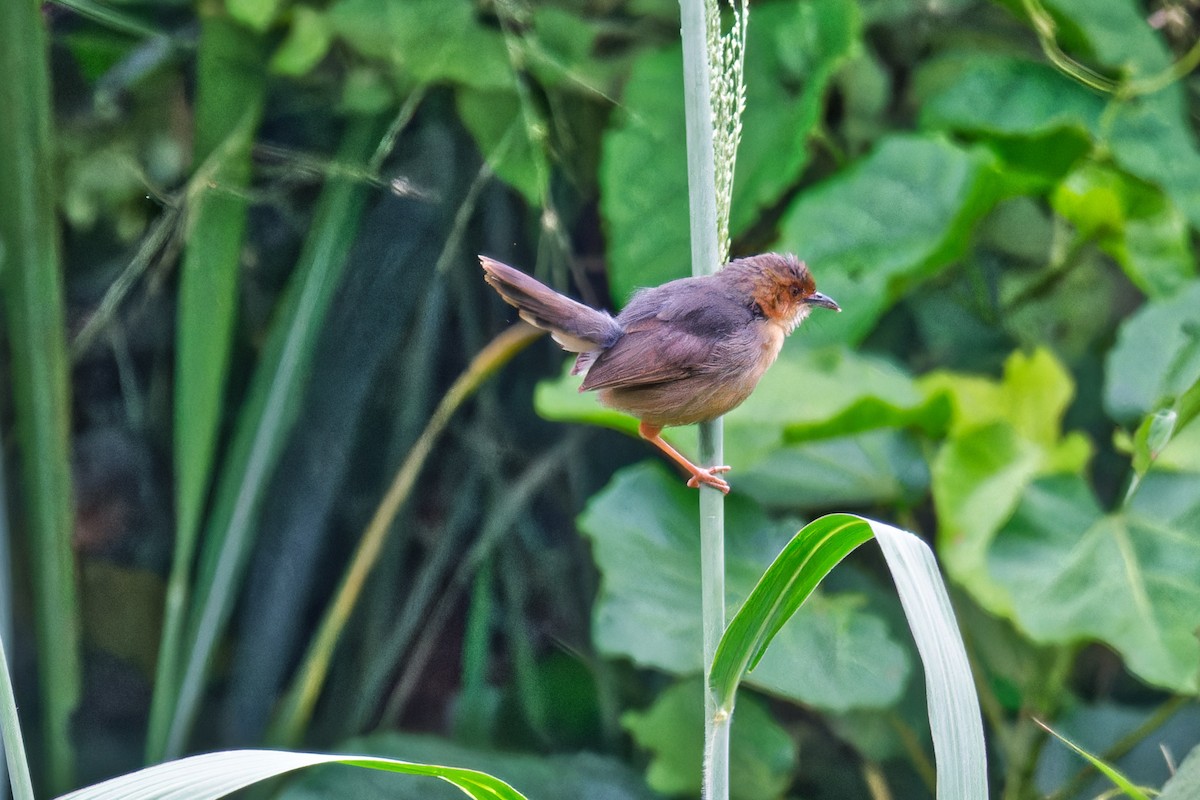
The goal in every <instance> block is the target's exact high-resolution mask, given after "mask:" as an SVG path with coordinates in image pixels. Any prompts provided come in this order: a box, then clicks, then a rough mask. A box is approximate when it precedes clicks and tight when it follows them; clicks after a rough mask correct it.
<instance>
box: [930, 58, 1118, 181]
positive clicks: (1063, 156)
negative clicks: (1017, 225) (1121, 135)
mask: <svg viewBox="0 0 1200 800" xmlns="http://www.w3.org/2000/svg"><path fill="white" fill-rule="evenodd" d="M916 84H917V87H918V88H917V93H918V95H924V96H925V97H924V101H923V102H922V106H921V125H922V127H924V128H926V129H930V130H938V129H948V130H953V131H958V132H961V133H965V134H968V135H970V136H972V137H978V138H981V139H983V140H984V141H986V142H987V143H988V145H989V146H990V148H991V149H992V151H993V152H995V153H996V154H997V155H998V156H1000V158H1001V160H1002V161H1003V162H1004V165H1005V169H1004V170H1003V171H1002V174H1001V178H1002V180H1003V182H1004V185H1005V187H1006V188H1007V190H1008V191H1010V192H1012V193H1014V194H1018V195H1023V194H1035V193H1036V194H1040V193H1042V192H1044V191H1045V190H1046V189H1048V188H1050V187H1052V186H1053V185H1054V184H1055V183H1057V181H1058V180H1059V179H1061V178H1062V176H1063V175H1065V174H1066V173H1067V171H1068V170H1070V169H1071V167H1072V165H1073V164H1074V163H1076V162H1077V161H1078V160H1079V159H1080V158H1082V157H1083V156H1085V155H1086V154H1087V152H1088V151H1089V150H1090V149H1091V147H1092V141H1093V135H1094V132H1095V130H1096V129H1097V128H1098V126H1099V120H1100V115H1101V113H1102V111H1103V108H1104V101H1103V98H1101V97H1100V96H1099V95H1097V94H1096V93H1095V92H1092V91H1090V90H1089V89H1087V88H1085V87H1083V86H1081V85H1079V84H1078V83H1076V82H1075V81H1073V80H1071V79H1070V78H1068V77H1066V76H1065V75H1063V74H1061V73H1060V72H1058V71H1057V70H1055V69H1054V68H1053V67H1051V66H1049V65H1047V64H1040V63H1034V62H1031V61H1027V60H1024V59H1021V58H1015V57H1012V56H1008V55H1001V54H995V53H979V52H969V53H954V54H951V55H948V56H943V57H941V58H939V59H935V60H934V61H932V62H929V63H927V64H926V65H924V66H923V67H922V68H921V71H920V72H919V73H918V75H917V78H916Z"/></svg>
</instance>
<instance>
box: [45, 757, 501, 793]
mask: <svg viewBox="0 0 1200 800" xmlns="http://www.w3.org/2000/svg"><path fill="white" fill-rule="evenodd" d="M320 764H346V765H349V766H354V767H362V768H364V769H371V770H379V771H382V772H398V773H401V774H405V775H421V776H427V777H431V778H438V779H440V780H442V781H445V782H446V783H449V784H451V785H453V786H455V787H457V788H458V789H459V790H460V791H461V794H459V795H458V796H460V797H461V796H462V795H466V796H467V797H473V798H478V800H503V798H510V800H519V799H520V798H523V797H524V795H523V794H521V793H520V792H518V791H517V790H516V789H513V788H512V787H511V786H509V785H508V784H507V783H505V782H504V781H502V780H500V779H498V778H493V777H492V776H491V775H488V774H486V773H483V772H477V771H475V770H472V769H460V768H456V767H441V766H436V765H432V764H414V763H412V762H408V761H398V760H396V759H391V758H378V757H376V756H367V755H324V754H320V753H292V752H288V751H286V750H227V751H222V752H218V753H205V754H204V755H198V756H189V757H187V758H181V759H179V760H178V761H168V762H166V763H164V764H156V765H155V766H153V767H147V768H146V769H143V770H139V771H137V772H132V773H130V774H128V775H122V776H120V777H118V778H112V779H110V780H107V781H104V782H103V783H97V784H96V785H94V786H89V787H87V788H84V789H79V790H77V791H74V792H70V793H68V794H65V795H63V796H62V797H60V798H58V800H107V798H114V797H120V798H122V800H156V798H164V800H165V798H180V797H187V798H188V800H216V798H218V797H225V796H226V795H228V794H230V793H232V792H234V791H237V790H238V789H242V788H244V787H246V786H251V785H253V784H255V783H258V782H259V781H263V780H266V779H267V778H275V777H278V776H280V775H284V774H287V773H289V772H292V771H293V770H297V769H300V768H302V767H312V766H317V765H320Z"/></svg>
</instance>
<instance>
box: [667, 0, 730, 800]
mask: <svg viewBox="0 0 1200 800" xmlns="http://www.w3.org/2000/svg"><path fill="white" fill-rule="evenodd" d="M679 10H680V32H681V35H682V37H683V93H684V113H685V117H686V123H687V160H688V205H689V207H690V209H691V215H690V216H691V240H692V274H693V275H711V274H713V273H714V272H716V271H717V268H718V266H719V261H720V255H719V252H720V251H719V249H718V241H717V198H716V183H715V181H716V178H715V171H714V168H713V111H712V88H711V82H710V80H709V62H708V44H707V42H708V33H707V32H708V26H707V24H706V19H705V8H704V0H680V2H679ZM721 443H722V426H721V420H720V419H716V420H713V421H712V422H707V423H701V425H700V463H701V464H708V465H711V464H719V463H721V457H722V449H723V448H722V446H721ZM700 580H701V586H702V589H701V591H702V598H701V614H702V616H703V628H704V686H705V693H704V798H705V800H724V799H725V798H727V797H729V722H730V718H729V713H728V712H726V711H723V710H722V711H720V712H719V713H718V709H717V702H716V698H715V696H714V695H713V693H712V689H711V687H710V686H709V680H708V679H709V673H710V671H711V670H712V662H713V657H714V656H715V655H716V652H717V644H718V643H719V642H720V641H721V635H722V634H723V633H724V631H725V504H724V496H723V495H722V494H721V493H720V492H719V491H717V490H716V489H713V488H711V487H707V486H704V487H701V489H700Z"/></svg>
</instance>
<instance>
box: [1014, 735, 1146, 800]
mask: <svg viewBox="0 0 1200 800" xmlns="http://www.w3.org/2000/svg"><path fill="white" fill-rule="evenodd" d="M1034 722H1036V723H1037V724H1038V725H1039V726H1040V727H1041V728H1042V730H1044V731H1046V733H1048V734H1050V735H1051V736H1053V737H1054V738H1055V739H1058V740H1059V741H1060V742H1062V743H1063V744H1065V745H1066V746H1067V747H1069V748H1071V749H1072V750H1074V751H1075V752H1076V753H1078V754H1079V755H1081V756H1083V758H1084V759H1086V760H1087V762H1088V763H1089V764H1091V765H1092V766H1093V767H1095V768H1096V769H1097V770H1098V771H1099V772H1101V773H1102V774H1103V775H1104V776H1105V777H1106V778H1108V779H1109V780H1110V781H1112V784H1113V786H1116V787H1117V788H1118V789H1120V790H1121V791H1122V792H1124V793H1125V795H1126V796H1127V797H1132V798H1133V800H1150V796H1149V795H1148V794H1146V793H1145V792H1144V791H1142V790H1141V789H1139V788H1138V787H1137V786H1135V785H1134V784H1133V781H1131V780H1129V778H1126V777H1125V776H1124V775H1123V774H1122V773H1121V771H1120V770H1118V769H1117V768H1116V767H1113V766H1112V765H1110V764H1109V763H1108V762H1107V761H1105V760H1104V759H1102V758H1097V757H1096V756H1094V755H1092V754H1091V753H1089V752H1088V751H1087V750H1084V749H1083V748H1082V747H1080V746H1079V745H1077V744H1075V743H1074V742H1072V741H1071V740H1070V739H1068V738H1067V737H1065V736H1063V735H1062V734H1060V733H1059V732H1058V731H1056V730H1054V729H1053V728H1051V727H1050V726H1049V725H1047V724H1046V723H1044V722H1042V721H1041V720H1039V719H1035V720H1034Z"/></svg>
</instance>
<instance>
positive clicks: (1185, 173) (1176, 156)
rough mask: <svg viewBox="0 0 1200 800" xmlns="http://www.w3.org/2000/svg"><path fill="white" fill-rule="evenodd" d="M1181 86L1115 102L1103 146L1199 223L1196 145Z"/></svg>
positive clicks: (1199, 172)
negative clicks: (1116, 103)
mask: <svg viewBox="0 0 1200 800" xmlns="http://www.w3.org/2000/svg"><path fill="white" fill-rule="evenodd" d="M1182 88H1183V87H1182V86H1180V85H1178V84H1176V85H1173V86H1169V87H1167V88H1166V89H1163V90H1162V91H1160V92H1157V93H1155V94H1152V95H1147V96H1144V97H1138V98H1135V99H1133V100H1129V101H1126V102H1125V103H1123V104H1121V106H1120V107H1119V109H1118V110H1117V111H1116V112H1115V113H1114V114H1113V120H1112V123H1111V128H1110V131H1109V135H1108V146H1109V149H1110V150H1111V151H1112V157H1113V160H1114V161H1115V162H1116V163H1117V165H1118V166H1120V167H1121V168H1122V169H1124V170H1125V171H1127V172H1129V173H1130V174H1131V175H1136V176H1137V177H1139V178H1141V179H1142V180H1145V181H1149V182H1151V183H1154V184H1157V185H1158V186H1161V187H1162V189H1163V191H1164V192H1165V193H1166V195H1167V197H1169V198H1170V199H1171V201H1172V202H1173V203H1174V204H1175V206H1176V207H1177V208H1178V209H1179V210H1180V211H1182V212H1183V214H1184V215H1185V216H1186V217H1187V218H1188V221H1189V222H1190V223H1191V225H1192V227H1193V228H1200V149H1197V145H1196V137H1195V134H1194V133H1193V132H1192V130H1191V127H1190V125H1189V123H1188V118H1189V117H1188V112H1187V105H1186V101H1185V97H1184V95H1183V92H1182Z"/></svg>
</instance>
